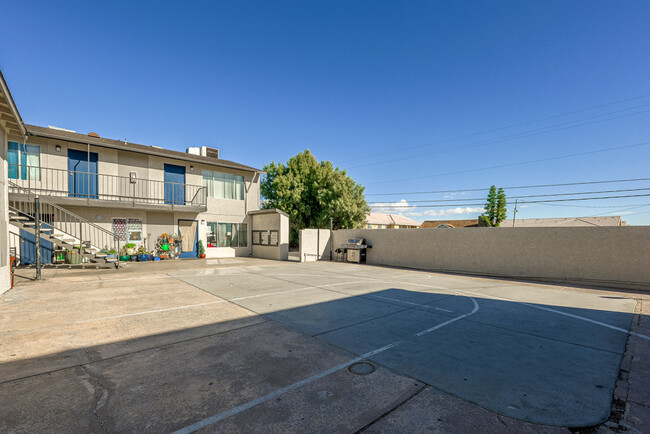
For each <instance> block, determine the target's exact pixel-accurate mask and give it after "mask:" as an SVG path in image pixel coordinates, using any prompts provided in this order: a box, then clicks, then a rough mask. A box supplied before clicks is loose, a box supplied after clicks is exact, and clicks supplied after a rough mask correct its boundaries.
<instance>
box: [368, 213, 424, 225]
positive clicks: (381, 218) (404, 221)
mask: <svg viewBox="0 0 650 434" xmlns="http://www.w3.org/2000/svg"><path fill="white" fill-rule="evenodd" d="M366 223H367V224H371V225H399V226H420V224H419V223H418V222H416V221H414V220H411V219H410V218H408V217H404V216H402V215H399V214H384V213H381V212H370V213H368V214H366Z"/></svg>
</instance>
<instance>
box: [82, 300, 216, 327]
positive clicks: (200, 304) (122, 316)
mask: <svg viewBox="0 0 650 434" xmlns="http://www.w3.org/2000/svg"><path fill="white" fill-rule="evenodd" d="M226 301H227V300H218V301H210V302H207V303H198V304H188V305H185V306H176V307H168V308H166V309H156V310H147V311H144V312H135V313H126V314H124V315H114V316H105V317H103V318H93V319H86V320H83V321H75V322H74V323H73V324H84V323H87V322H93V321H104V320H107V319H116V318H126V317H129V316H138V315H146V314H148V313H157V312H168V311H170V310H179V309H189V308H191V307H199V306H207V305H210V304H217V303H225V302H226Z"/></svg>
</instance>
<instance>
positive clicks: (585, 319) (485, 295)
mask: <svg viewBox="0 0 650 434" xmlns="http://www.w3.org/2000/svg"><path fill="white" fill-rule="evenodd" d="M459 292H465V293H468V294H475V295H480V296H482V297H489V298H496V299H498V300H504V301H510V302H514V303H518V304H523V305H524V306H528V307H532V308H535V309H540V310H545V311H547V312H553V313H556V314H558V315H564V316H568V317H570V318H575V319H579V320H582V321H586V322H590V323H592V324H596V325H599V326H602V327H607V328H608V329H612V330H616V331H619V332H622V333H625V334H630V335H634V336H638V337H640V338H641V339H647V340H650V336H646V335H643V334H641V333H637V332H631V331H629V330H626V329H624V328H621V327H616V326H614V325H611V324H607V323H604V322H600V321H596V320H594V319H591V318H585V317H584V316H580V315H574V314H572V313H568V312H562V311H561V310H556V309H551V308H549V307H543V306H537V305H536V304H531V303H524V302H521V301H517V300H512V299H509V298H503V297H497V296H495V295H488V294H481V293H480V292H475V291H465V290H459Z"/></svg>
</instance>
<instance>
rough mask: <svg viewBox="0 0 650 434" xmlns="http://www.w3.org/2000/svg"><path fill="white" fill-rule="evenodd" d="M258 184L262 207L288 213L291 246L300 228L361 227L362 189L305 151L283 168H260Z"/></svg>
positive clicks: (363, 212)
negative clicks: (262, 198)
mask: <svg viewBox="0 0 650 434" xmlns="http://www.w3.org/2000/svg"><path fill="white" fill-rule="evenodd" d="M264 171H265V172H266V176H265V177H264V180H263V181H262V183H261V186H260V188H261V193H262V196H263V197H264V204H263V206H262V207H263V208H278V209H281V210H282V211H284V212H286V213H287V214H289V218H290V220H289V221H290V223H289V224H290V229H291V230H290V234H289V240H290V243H291V244H292V245H294V246H295V245H297V244H298V233H299V231H300V229H304V228H321V229H326V228H329V227H330V217H331V218H333V227H334V229H355V228H361V227H363V225H364V224H365V221H366V213H367V212H369V211H370V207H369V206H368V204H367V203H366V199H365V197H364V195H363V191H364V190H365V188H364V187H362V186H361V185H360V184H358V183H356V182H355V181H354V180H353V179H352V178H350V177H349V176H348V175H347V173H346V171H345V170H341V169H339V168H338V167H337V168H334V166H333V165H332V163H331V162H330V161H321V162H320V163H319V162H318V161H316V158H315V157H314V156H313V155H312V153H311V152H310V151H309V150H308V149H307V150H305V151H304V152H301V153H299V154H298V155H295V156H293V157H291V158H290V159H289V161H288V162H287V164H286V165H284V164H282V163H277V164H276V163H275V162H271V163H269V164H267V165H265V166H264Z"/></svg>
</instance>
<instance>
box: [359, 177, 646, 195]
mask: <svg viewBox="0 0 650 434" xmlns="http://www.w3.org/2000/svg"><path fill="white" fill-rule="evenodd" d="M637 181H650V178H632V179H613V180H610V181H585V182H566V183H563V184H539V185H518V186H511V187H503V189H504V190H506V189H507V190H514V189H525V188H546V187H565V186H571V185H591V184H610V183H616V182H637ZM486 190H488V189H487V188H464V189H460V190H436V191H406V192H401V193H370V194H366V196H398V195H407V194H434V193H464V192H467V191H486Z"/></svg>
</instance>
